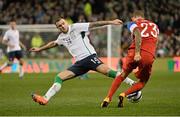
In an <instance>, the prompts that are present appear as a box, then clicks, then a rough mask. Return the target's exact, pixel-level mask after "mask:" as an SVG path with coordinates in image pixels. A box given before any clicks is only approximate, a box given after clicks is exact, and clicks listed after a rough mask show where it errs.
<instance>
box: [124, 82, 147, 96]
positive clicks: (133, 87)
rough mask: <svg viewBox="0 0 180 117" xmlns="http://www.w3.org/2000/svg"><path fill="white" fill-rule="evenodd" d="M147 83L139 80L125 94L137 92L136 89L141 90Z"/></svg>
mask: <svg viewBox="0 0 180 117" xmlns="http://www.w3.org/2000/svg"><path fill="white" fill-rule="evenodd" d="M144 85H145V83H144V82H137V83H135V84H134V85H133V86H131V87H130V88H129V89H128V90H127V91H125V92H124V93H125V96H127V95H129V94H131V93H133V92H135V91H139V90H141V89H142V88H143V87H144Z"/></svg>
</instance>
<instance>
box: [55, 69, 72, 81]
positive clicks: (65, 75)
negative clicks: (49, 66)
mask: <svg viewBox="0 0 180 117" xmlns="http://www.w3.org/2000/svg"><path fill="white" fill-rule="evenodd" d="M58 76H59V77H60V78H61V79H62V80H63V81H64V80H67V79H70V78H73V77H74V76H75V74H74V73H73V72H72V71H69V70H66V71H63V72H61V73H59V74H58Z"/></svg>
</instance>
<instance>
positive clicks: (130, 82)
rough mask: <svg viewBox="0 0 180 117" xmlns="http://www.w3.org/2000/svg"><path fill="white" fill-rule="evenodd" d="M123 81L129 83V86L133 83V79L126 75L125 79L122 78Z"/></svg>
mask: <svg viewBox="0 0 180 117" xmlns="http://www.w3.org/2000/svg"><path fill="white" fill-rule="evenodd" d="M123 82H125V83H126V84H128V85H131V86H132V85H133V84H134V83H135V81H134V80H132V79H130V78H129V77H126V79H124V81H123Z"/></svg>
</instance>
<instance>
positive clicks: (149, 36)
mask: <svg viewBox="0 0 180 117" xmlns="http://www.w3.org/2000/svg"><path fill="white" fill-rule="evenodd" d="M135 28H138V29H139V30H140V33H141V38H142V43H141V50H144V51H147V52H149V53H151V54H152V55H153V56H155V51H156V43H157V36H158V34H159V29H158V27H157V25H156V24H155V23H153V22H151V21H148V20H144V19H138V20H136V22H131V23H129V24H128V29H129V30H130V31H131V33H132V34H133V31H134V29H135ZM132 36H133V42H132V44H131V45H130V47H129V49H135V36H134V35H132Z"/></svg>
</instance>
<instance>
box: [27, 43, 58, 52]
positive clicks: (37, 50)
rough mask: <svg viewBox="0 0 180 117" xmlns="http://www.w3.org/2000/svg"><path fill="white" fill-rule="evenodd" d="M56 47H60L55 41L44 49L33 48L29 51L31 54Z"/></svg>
mask: <svg viewBox="0 0 180 117" xmlns="http://www.w3.org/2000/svg"><path fill="white" fill-rule="evenodd" d="M56 46H58V44H57V43H56V42H55V41H51V42H49V43H47V44H46V45H44V46H42V47H39V48H37V47H33V48H31V49H30V50H29V51H31V52H40V51H43V50H47V49H50V48H53V47H56Z"/></svg>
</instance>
